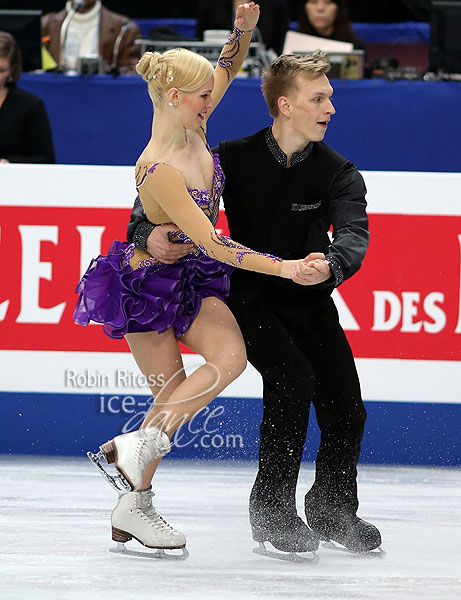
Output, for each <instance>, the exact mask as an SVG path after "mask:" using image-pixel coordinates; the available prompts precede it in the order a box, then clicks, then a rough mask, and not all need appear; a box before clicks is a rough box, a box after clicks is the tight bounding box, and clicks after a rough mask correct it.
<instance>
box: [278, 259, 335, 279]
mask: <svg viewBox="0 0 461 600" xmlns="http://www.w3.org/2000/svg"><path fill="white" fill-rule="evenodd" d="M280 275H281V277H285V278H286V279H292V280H293V281H294V282H295V283H298V284H299V285H316V284H318V283H322V282H323V281H326V280H327V279H330V277H331V270H330V267H329V265H328V263H327V262H326V260H325V254H322V253H321V252H312V253H311V254H309V255H308V256H306V258H303V259H301V260H284V261H283V263H282V271H281V273H280Z"/></svg>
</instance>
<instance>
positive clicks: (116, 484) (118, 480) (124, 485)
mask: <svg viewBox="0 0 461 600" xmlns="http://www.w3.org/2000/svg"><path fill="white" fill-rule="evenodd" d="M86 455H87V456H88V458H89V459H90V461H91V463H92V464H93V465H94V466H95V467H96V468H97V469H98V472H99V473H100V474H101V475H102V476H103V477H104V479H105V480H106V481H107V483H108V484H109V485H110V486H111V487H112V488H114V490H115V491H116V492H118V493H119V494H123V493H125V492H131V491H132V489H133V488H132V487H131V485H130V484H129V483H128V480H127V479H126V477H124V476H123V475H122V474H121V473H119V474H118V475H116V476H115V477H114V476H113V475H111V474H110V473H108V472H107V471H106V470H105V469H104V467H103V466H102V465H101V459H102V458H104V453H103V452H102V451H101V450H100V451H99V452H98V453H97V454H93V452H87V453H86Z"/></svg>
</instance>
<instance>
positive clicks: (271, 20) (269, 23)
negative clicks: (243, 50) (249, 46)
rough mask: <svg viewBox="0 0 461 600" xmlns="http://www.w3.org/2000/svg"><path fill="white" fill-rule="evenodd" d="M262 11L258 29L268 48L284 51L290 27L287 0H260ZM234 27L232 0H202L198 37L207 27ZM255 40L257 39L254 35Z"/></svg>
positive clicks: (278, 52) (228, 28)
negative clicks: (286, 35)
mask: <svg viewBox="0 0 461 600" xmlns="http://www.w3.org/2000/svg"><path fill="white" fill-rule="evenodd" d="M258 4H259V5H260V7H261V13H260V17H259V21H258V25H257V27H258V29H259V31H260V32H261V36H262V39H263V41H264V44H265V46H266V48H271V49H272V50H274V52H276V53H277V54H281V53H282V49H283V42H284V40H285V33H286V32H287V30H288V29H289V25H290V19H289V14H288V8H287V6H286V4H285V0H260V1H259V2H258ZM233 28H234V13H233V3H232V0H220V1H219V0H201V2H200V3H199V6H198V10H197V28H196V37H197V39H199V40H201V39H203V32H204V31H206V30H207V29H227V30H229V31H232V29H233ZM253 40H255V41H257V39H256V38H255V37H254V36H253Z"/></svg>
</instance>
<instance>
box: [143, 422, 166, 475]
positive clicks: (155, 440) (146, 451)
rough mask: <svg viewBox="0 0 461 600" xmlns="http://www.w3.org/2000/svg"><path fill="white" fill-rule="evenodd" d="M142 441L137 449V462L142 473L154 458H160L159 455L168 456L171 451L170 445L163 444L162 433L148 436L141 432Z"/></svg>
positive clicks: (158, 431) (157, 432) (156, 432)
mask: <svg viewBox="0 0 461 600" xmlns="http://www.w3.org/2000/svg"><path fill="white" fill-rule="evenodd" d="M141 435H142V437H141V439H140V440H139V443H138V445H137V447H136V460H137V462H138V464H139V465H140V468H141V470H142V471H144V469H145V468H146V467H147V465H149V464H150V463H151V462H152V460H153V459H154V458H157V457H158V453H159V452H160V453H161V455H163V454H166V453H167V452H168V450H169V449H170V444H165V443H163V440H162V437H161V436H162V432H161V431H160V430H159V429H157V431H155V432H153V433H150V434H146V433H144V432H142V430H141Z"/></svg>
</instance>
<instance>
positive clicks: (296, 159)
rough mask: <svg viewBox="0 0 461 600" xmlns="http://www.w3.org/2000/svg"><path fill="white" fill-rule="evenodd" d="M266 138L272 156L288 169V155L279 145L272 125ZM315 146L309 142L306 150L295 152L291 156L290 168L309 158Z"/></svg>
mask: <svg viewBox="0 0 461 600" xmlns="http://www.w3.org/2000/svg"><path fill="white" fill-rule="evenodd" d="M265 138H266V144H267V147H268V148H269V150H270V153H271V154H272V156H273V157H274V158H275V160H276V161H277V162H278V163H279V164H280V165H282V167H285V168H287V155H286V154H285V152H284V151H283V150H282V149H281V148H280V146H279V145H278V144H277V141H276V139H275V137H274V134H273V133H272V125H271V126H270V127H269V128H268V129H267V131H266V135H265ZM313 145H314V144H313V143H312V142H309V143H308V144H307V146H306V147H305V148H304V150H302V151H301V152H295V153H294V154H293V155H292V156H291V164H290V167H294V166H295V165H297V164H298V163H300V162H301V161H303V160H304V159H305V158H307V157H308V156H309V155H310V153H311V152H312V148H313Z"/></svg>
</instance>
